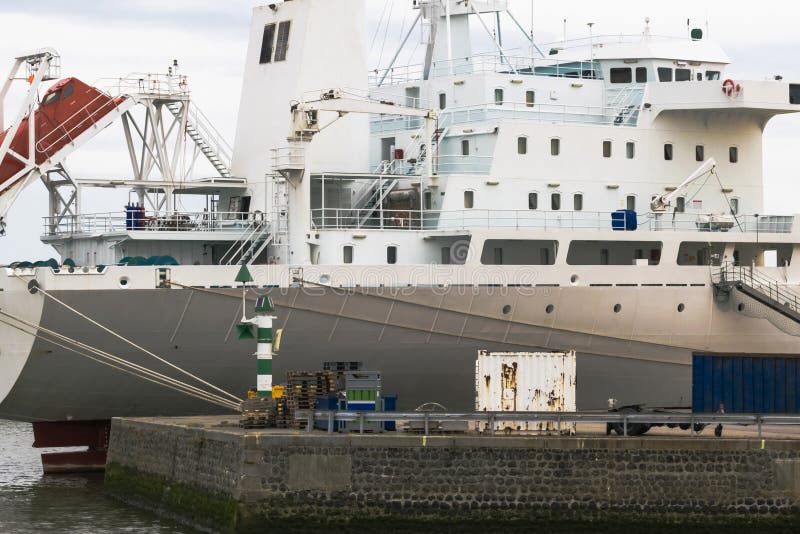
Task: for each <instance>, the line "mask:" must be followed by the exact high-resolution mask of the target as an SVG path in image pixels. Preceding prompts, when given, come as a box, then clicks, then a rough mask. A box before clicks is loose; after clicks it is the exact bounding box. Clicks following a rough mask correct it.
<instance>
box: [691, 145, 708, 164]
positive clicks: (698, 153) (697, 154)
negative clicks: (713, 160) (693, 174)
mask: <svg viewBox="0 0 800 534" xmlns="http://www.w3.org/2000/svg"><path fill="white" fill-rule="evenodd" d="M694 160H695V161H705V160H706V147H704V146H703V145H697V146H696V147H694Z"/></svg>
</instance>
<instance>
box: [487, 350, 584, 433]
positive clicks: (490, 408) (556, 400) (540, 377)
mask: <svg viewBox="0 0 800 534" xmlns="http://www.w3.org/2000/svg"><path fill="white" fill-rule="evenodd" d="M576 383H577V379H576V365H575V351H574V350H573V351H569V352H489V351H485V350H482V351H479V352H478V360H477V361H476V362H475V409H476V410H477V411H479V412H484V411H486V412H574V411H575V385H576ZM483 430H488V428H486V429H483ZM495 430H500V431H522V432H552V431H556V430H557V428H556V424H555V423H546V422H542V423H537V422H530V423H529V422H526V421H499V422H497V423H495ZM561 431H562V433H570V434H574V433H575V425H574V423H573V424H567V423H562V424H561Z"/></svg>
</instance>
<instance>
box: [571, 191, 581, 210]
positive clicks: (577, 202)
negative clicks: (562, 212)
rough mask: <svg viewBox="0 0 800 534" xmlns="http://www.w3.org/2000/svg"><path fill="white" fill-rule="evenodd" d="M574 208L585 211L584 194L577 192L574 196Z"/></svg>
mask: <svg viewBox="0 0 800 534" xmlns="http://www.w3.org/2000/svg"><path fill="white" fill-rule="evenodd" d="M572 209H573V210H575V211H583V194H582V193H575V195H573V197H572Z"/></svg>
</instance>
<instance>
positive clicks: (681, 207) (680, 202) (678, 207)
mask: <svg viewBox="0 0 800 534" xmlns="http://www.w3.org/2000/svg"><path fill="white" fill-rule="evenodd" d="M684 212H686V199H685V198H684V197H678V198H676V199H675V213H684Z"/></svg>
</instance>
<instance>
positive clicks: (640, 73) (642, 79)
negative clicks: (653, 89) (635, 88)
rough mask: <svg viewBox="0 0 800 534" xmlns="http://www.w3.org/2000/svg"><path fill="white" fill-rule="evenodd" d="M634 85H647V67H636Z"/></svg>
mask: <svg viewBox="0 0 800 534" xmlns="http://www.w3.org/2000/svg"><path fill="white" fill-rule="evenodd" d="M636 83H647V67H636Z"/></svg>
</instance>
